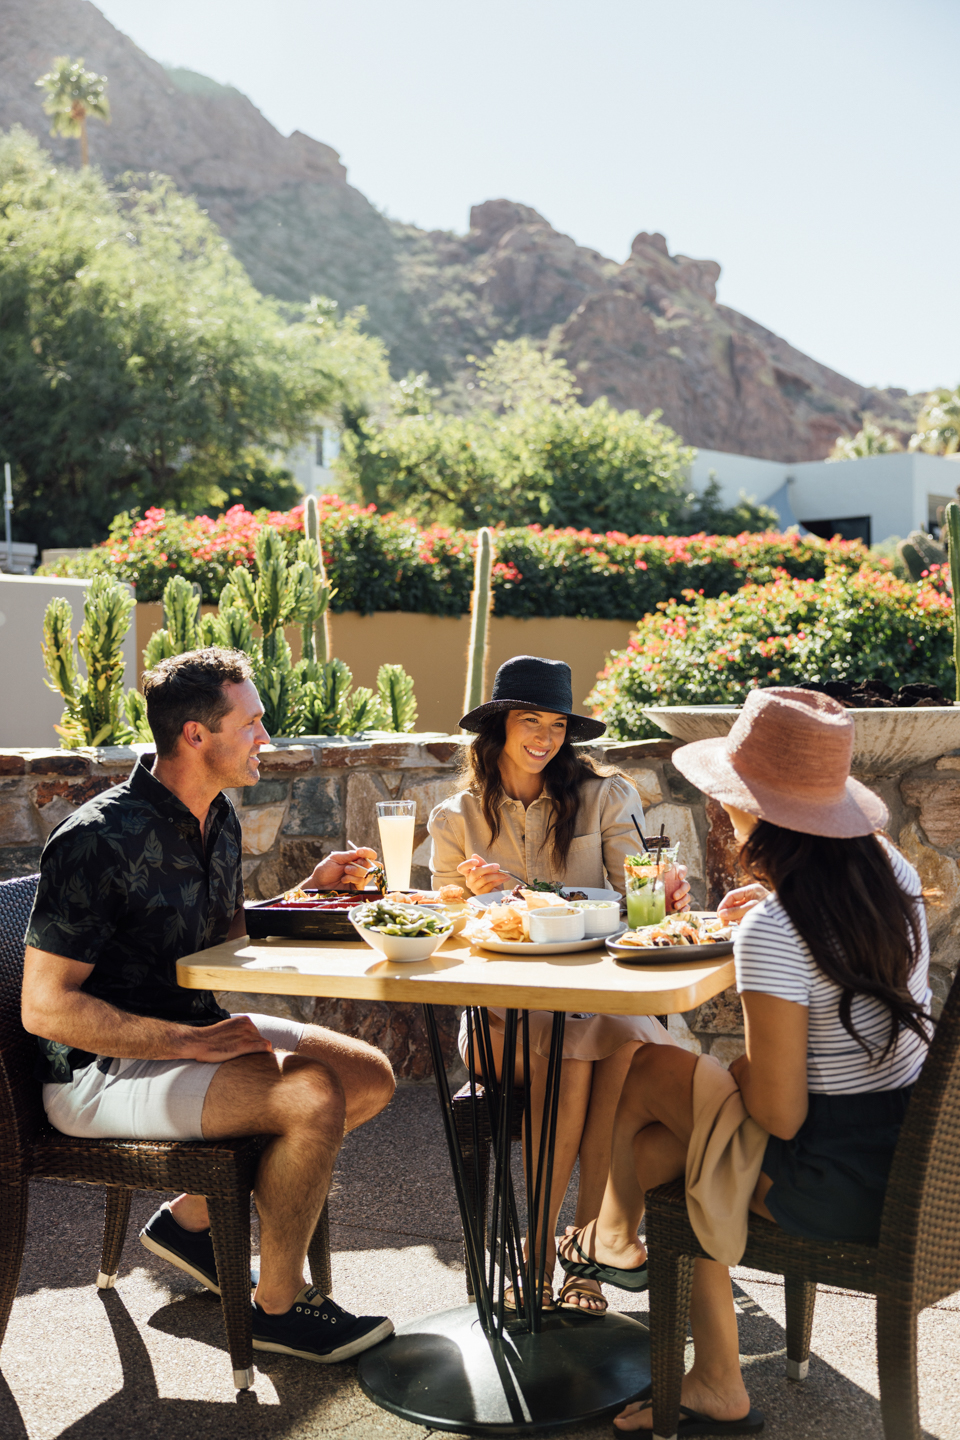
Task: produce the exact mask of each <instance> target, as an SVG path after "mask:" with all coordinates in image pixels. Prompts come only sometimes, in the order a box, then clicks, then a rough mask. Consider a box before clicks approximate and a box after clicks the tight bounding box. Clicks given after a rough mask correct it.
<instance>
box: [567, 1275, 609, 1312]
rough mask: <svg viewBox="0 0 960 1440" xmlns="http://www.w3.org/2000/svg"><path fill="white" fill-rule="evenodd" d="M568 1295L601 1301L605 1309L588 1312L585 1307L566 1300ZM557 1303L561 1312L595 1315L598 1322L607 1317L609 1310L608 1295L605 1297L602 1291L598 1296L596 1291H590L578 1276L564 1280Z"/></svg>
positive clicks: (570, 1276)
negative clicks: (586, 1296) (577, 1311)
mask: <svg viewBox="0 0 960 1440" xmlns="http://www.w3.org/2000/svg"><path fill="white" fill-rule="evenodd" d="M568 1295H589V1297H590V1299H591V1300H599V1301H600V1302H601V1304H602V1306H603V1308H602V1309H601V1310H588V1309H587V1308H586V1306H584V1305H577V1304H571V1302H570V1301H569V1300H568V1299H567V1298H566V1297H567V1296H568ZM557 1303H558V1305H559V1306H560V1309H561V1310H579V1312H580V1314H581V1315H593V1316H594V1317H595V1318H596V1319H598V1320H599V1319H600V1317H601V1316H603V1315H606V1313H607V1310H608V1309H609V1306H608V1303H607V1297H606V1295H604V1294H603V1292H602V1291H601V1292H600V1293H599V1294H598V1293H597V1291H596V1290H588V1289H587V1288H586V1286H585V1285H584V1283H583V1281H582V1280H581V1279H579V1278H578V1277H577V1276H576V1275H568V1276H567V1278H566V1280H564V1282H563V1284H562V1285H561V1286H560V1292H559V1294H558V1295H557Z"/></svg>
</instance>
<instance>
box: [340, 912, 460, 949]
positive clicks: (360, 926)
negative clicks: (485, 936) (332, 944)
mask: <svg viewBox="0 0 960 1440" xmlns="http://www.w3.org/2000/svg"><path fill="white" fill-rule="evenodd" d="M349 915H350V919H351V921H352V923H353V927H354V929H355V930H356V932H357V934H358V935H359V936H360V938H361V939H362V940H365V941H366V942H367V944H368V945H372V946H373V948H374V950H379V951H380V954H381V955H382V956H383V958H384V960H399V961H414V960H429V958H430V956H431V955H432V954H433V952H434V950H436V949H438V948H439V946H441V945H442V944H443V942H444V940H446V939H447V938H448V936H450V935H452V934H453V921H452V920H451V919H450V918H449V917H448V916H446V915H442V914H440V913H439V912H438V911H436V910H434V909H431V908H428V907H427V906H425V905H399V904H397V903H396V902H395V901H390V900H368V901H367V903H366V904H365V905H354V906H353V908H352V910H350V912H349Z"/></svg>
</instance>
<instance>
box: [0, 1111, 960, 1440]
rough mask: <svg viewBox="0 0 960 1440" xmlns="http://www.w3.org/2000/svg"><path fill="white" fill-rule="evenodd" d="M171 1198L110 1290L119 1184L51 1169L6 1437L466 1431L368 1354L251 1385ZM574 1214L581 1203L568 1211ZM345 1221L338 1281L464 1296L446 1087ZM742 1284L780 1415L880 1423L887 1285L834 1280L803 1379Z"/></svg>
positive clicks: (930, 1347)
mask: <svg viewBox="0 0 960 1440" xmlns="http://www.w3.org/2000/svg"><path fill="white" fill-rule="evenodd" d="M517 1149H518V1147H515V1153H516V1150H517ZM161 1198H162V1197H159V1196H157V1195H153V1194H146V1193H143V1194H138V1195H136V1196H135V1197H134V1202H133V1210H132V1215H131V1223H130V1229H129V1233H128V1236H127V1243H126V1247H125V1250H124V1254H123V1259H122V1262H121V1269H120V1278H119V1280H118V1288H117V1289H116V1290H115V1291H108V1292H105V1293H103V1294H101V1293H100V1292H98V1291H97V1290H96V1289H95V1287H94V1285H93V1278H94V1275H95V1273H96V1270H97V1268H98V1260H99V1252H100V1239H101V1233H100V1232H101V1228H102V1223H103V1201H102V1196H101V1194H100V1193H99V1192H98V1191H97V1190H95V1189H94V1188H92V1187H89V1186H77V1185H66V1184H59V1183H55V1182H41V1183H37V1184H35V1185H34V1186H32V1187H31V1215H30V1224H29V1231H28V1236H27V1248H26V1253H25V1256H24V1267H23V1275H22V1284H21V1288H20V1292H19V1296H18V1300H17V1303H16V1305H15V1307H14V1313H13V1317H12V1320H11V1323H10V1327H9V1330H8V1333H7V1337H6V1341H5V1344H4V1348H3V1352H2V1355H0V1364H2V1372H3V1374H2V1376H0V1437H2V1440H67V1437H69V1440H101V1437H118V1440H120V1437H123V1440H128V1437H137V1440H140V1437H143V1440H150V1437H154V1436H156V1437H160V1436H162V1437H164V1440H180V1437H183V1440H194V1437H210V1440H220V1437H223V1440H235V1437H241V1440H243V1437H246V1436H248V1435H249V1436H251V1437H252V1436H254V1435H256V1436H258V1437H269V1440H273V1437H276V1440H308V1437H318V1440H319V1437H328V1436H331V1437H332V1436H334V1435H335V1436H336V1437H337V1440H368V1437H369V1440H380V1437H383V1440H392V1437H403V1440H416V1437H425V1436H427V1435H428V1434H429V1435H431V1436H432V1437H433V1440H445V1437H446V1435H447V1434H448V1432H445V1431H438V1430H434V1431H432V1432H428V1431H426V1430H424V1429H422V1428H421V1427H419V1426H416V1425H412V1424H409V1423H407V1422H405V1421H402V1420H399V1419H397V1418H396V1417H395V1416H393V1415H390V1414H387V1413H386V1412H385V1411H383V1410H380V1409H379V1408H378V1407H376V1406H374V1405H373V1404H372V1403H371V1402H370V1401H369V1400H367V1398H366V1397H365V1396H364V1395H363V1394H362V1392H361V1391H360V1388H359V1386H358V1384H357V1381H356V1371H355V1367H354V1365H353V1364H350V1363H348V1364H345V1365H335V1366H319V1365H311V1364H308V1363H304V1362H301V1361H297V1360H293V1359H287V1358H285V1357H283V1356H273V1355H262V1356H261V1355H259V1354H258V1355H257V1356H256V1359H255V1363H256V1367H257V1378H256V1385H255V1389H254V1390H253V1391H251V1392H248V1393H246V1394H243V1395H240V1396H237V1395H236V1393H235V1391H234V1389H233V1385H232V1383H231V1368H230V1361H229V1357H228V1355H227V1352H226V1344H225V1337H224V1333H223V1327H222V1322H221V1315H220V1306H219V1302H218V1301H217V1300H216V1298H215V1297H213V1296H211V1295H210V1294H208V1292H207V1291H205V1290H203V1289H202V1288H201V1287H200V1286H198V1285H196V1284H195V1283H194V1282H193V1281H192V1280H190V1279H189V1278H188V1277H187V1276H185V1275H182V1274H181V1273H180V1272H179V1271H176V1270H173V1269H171V1268H170V1267H169V1266H166V1265H164V1264H163V1262H162V1261H160V1260H159V1259H158V1257H156V1256H153V1255H151V1254H150V1253H148V1252H147V1251H145V1250H143V1249H142V1247H141V1246H140V1245H139V1244H138V1242H137V1231H138V1229H139V1228H140V1226H142V1224H143V1223H144V1221H145V1220H146V1219H147V1218H148V1216H149V1215H150V1214H151V1213H152V1211H153V1210H154V1209H155V1208H156V1206H157V1204H158V1203H159V1201H160V1199H161ZM570 1218H572V1208H571V1204H570V1202H569V1201H568V1203H567V1206H566V1207H565V1211H564V1214H563V1216H562V1217H561V1223H564V1222H565V1221H566V1220H569V1219H570ZM331 1219H332V1222H333V1224H332V1243H333V1252H334V1253H333V1271H334V1292H335V1295H336V1298H337V1299H338V1300H339V1301H340V1303H342V1304H344V1305H345V1306H347V1308H349V1309H353V1310H362V1311H363V1312H364V1313H369V1314H384V1313H387V1314H390V1315H392V1316H393V1318H394V1319H395V1321H396V1322H397V1323H403V1322H404V1321H406V1320H411V1319H414V1318H416V1317H417V1316H420V1315H424V1314H427V1313H430V1312H433V1311H437V1310H443V1309H447V1308H453V1307H455V1306H460V1305H462V1304H463V1303H464V1298H465V1297H464V1282H463V1268H462V1258H461V1248H460V1230H459V1221H458V1217H457V1212H456V1206H455V1204H454V1201H453V1187H452V1183H451V1180H450V1175H449V1169H448V1166H447V1161H446V1155H445V1152H444V1148H443V1140H442V1131H441V1125H440V1118H439V1115H438V1113H437V1104H436V1099H435V1096H434V1095H433V1094H432V1092H431V1091H429V1090H426V1089H417V1088H412V1087H411V1088H409V1089H405V1090H401V1091H400V1092H399V1093H398V1095H397V1097H396V1099H395V1101H394V1103H393V1104H392V1105H391V1106H390V1107H389V1108H388V1110H387V1111H385V1112H384V1114H383V1115H382V1116H380V1117H378V1118H377V1120H375V1121H373V1122H372V1123H371V1124H370V1125H369V1126H367V1127H365V1128H364V1129H363V1130H362V1131H359V1132H357V1133H356V1134H355V1135H351V1136H349V1137H348V1138H347V1142H346V1144H345V1145H344V1148H343V1152H342V1154H341V1158H340V1163H339V1166H338V1172H337V1188H336V1193H335V1196H334V1198H333V1199H332V1201H331ZM607 1293H608V1298H609V1300H610V1302H611V1305H612V1307H613V1308H615V1309H618V1310H622V1311H623V1313H626V1314H633V1315H635V1318H637V1319H639V1320H641V1321H643V1322H645V1323H646V1322H647V1321H648V1320H649V1314H648V1311H647V1308H646V1297H645V1296H643V1297H640V1298H639V1300H638V1297H636V1296H630V1295H626V1294H624V1293H622V1292H617V1291H608V1292H607ZM736 1293H737V1303H738V1306H739V1310H740V1335H741V1349H742V1353H743V1360H744V1365H745V1371H746V1379H747V1385H748V1388H749V1389H750V1392H751V1397H752V1400H753V1403H754V1404H755V1405H757V1406H759V1407H760V1408H761V1409H762V1410H763V1411H764V1413H765V1415H766V1418H767V1433H768V1434H770V1435H772V1436H777V1437H781V1436H782V1437H784V1440H801V1437H810V1440H814V1437H816V1440H823V1437H824V1436H826V1437H830V1440H877V1437H879V1436H881V1435H882V1427H881V1424H880V1413H879V1404H878V1401H877V1399H876V1393H877V1381H876V1360H875V1353H874V1307H873V1303H872V1301H870V1300H869V1299H868V1298H865V1297H862V1296H855V1295H851V1294H849V1293H846V1292H840V1291H824V1292H822V1293H821V1294H820V1296H819V1297H818V1302H817V1316H816V1322H815V1328H814V1354H813V1358H812V1361H811V1367H810V1377H809V1379H808V1380H807V1381H806V1383H805V1384H802V1385H794V1384H791V1383H790V1382H788V1381H787V1380H786V1379H785V1377H784V1353H785V1351H784V1347H785V1336H784V1330H783V1320H784V1316H783V1288H782V1284H780V1283H778V1282H777V1281H776V1280H775V1279H774V1278H773V1277H760V1276H757V1275H755V1274H753V1273H751V1272H741V1273H740V1274H739V1276H738V1284H737V1288H736ZM628 1306H630V1307H631V1308H630V1309H628V1308H627V1307H628ZM633 1307H636V1308H633ZM597 1323H598V1324H602V1323H603V1322H602V1321H598V1322H597ZM958 1342H960V1313H958V1311H957V1309H956V1308H955V1307H953V1308H952V1307H951V1305H950V1304H949V1303H948V1304H946V1305H945V1306H944V1307H939V1308H938V1309H936V1310H935V1311H930V1312H927V1314H926V1315H925V1316H924V1317H921V1358H922V1363H921V1385H922V1393H923V1396H924V1402H925V1409H924V1420H925V1423H926V1424H927V1426H928V1428H927V1429H926V1430H925V1432H924V1435H925V1437H926V1440H960V1379H958V1376H957V1366H956V1363H955V1358H954V1357H955V1355H956V1353H957V1348H958ZM611 1433H612V1431H611V1427H610V1424H609V1421H608V1420H605V1421H600V1422H593V1423H591V1424H587V1425H574V1426H572V1427H569V1428H565V1429H563V1430H559V1431H552V1432H540V1434H541V1435H543V1437H544V1440H550V1436H557V1437H559V1436H560V1435H563V1436H565V1437H567V1440H600V1437H601V1436H602V1437H604V1440H608V1437H609V1436H610V1435H611Z"/></svg>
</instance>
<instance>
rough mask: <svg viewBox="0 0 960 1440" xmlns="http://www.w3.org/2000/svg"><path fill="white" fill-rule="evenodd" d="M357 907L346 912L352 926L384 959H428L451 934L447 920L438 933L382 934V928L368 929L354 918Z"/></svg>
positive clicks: (411, 960)
mask: <svg viewBox="0 0 960 1440" xmlns="http://www.w3.org/2000/svg"><path fill="white" fill-rule="evenodd" d="M359 908H360V907H359V906H358V905H356V906H354V908H353V909H352V910H350V911H349V912H348V913H349V915H350V919H351V921H352V922H353V928H354V929H355V930H356V932H357V934H358V935H359V936H360V938H361V940H366V942H367V944H368V945H371V946H372V947H373V949H374V950H379V951H380V954H381V955H382V956H383V958H384V960H391V961H400V962H413V961H416V960H429V959H430V956H431V955H432V954H433V952H434V951H435V950H438V949H439V948H440V946H441V945H442V944H443V942H444V940H448V939H449V938H450V936H451V935H452V934H453V924H452V922H451V921H449V920H447V921H446V923H445V925H444V928H443V930H442V932H441V933H440V934H439V935H384V933H383V931H382V930H368V929H367V928H366V926H365V925H361V924H360V922H359V921H358V920H356V919H355V918H354V917H355V916H356V913H357V910H359ZM430 913H431V914H434V913H435V912H434V911H431V912H430Z"/></svg>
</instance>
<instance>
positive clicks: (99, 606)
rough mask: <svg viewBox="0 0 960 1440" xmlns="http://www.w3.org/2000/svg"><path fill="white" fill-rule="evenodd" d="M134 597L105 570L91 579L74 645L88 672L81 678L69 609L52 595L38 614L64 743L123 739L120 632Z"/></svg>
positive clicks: (128, 735)
mask: <svg viewBox="0 0 960 1440" xmlns="http://www.w3.org/2000/svg"><path fill="white" fill-rule="evenodd" d="M134 604H135V602H134V599H133V596H132V595H131V594H130V592H129V590H128V589H127V587H126V586H125V585H120V584H118V582H117V581H115V580H111V579H110V578H109V577H108V576H106V575H96V576H94V578H93V579H92V580H91V582H90V586H89V588H88V590H87V593H86V596H85V598H84V604H83V624H82V625H81V626H80V630H79V632H78V634H77V650H78V651H79V653H80V658H81V660H82V661H83V663H84V665H85V667H86V671H87V678H86V680H85V681H84V680H82V679H81V677H80V673H79V670H78V667H77V663H76V660H75V659H74V654H73V612H72V611H71V609H70V604H69V602H68V601H67V600H64V599H63V598H61V597H59V596H58V597H55V598H54V599H53V600H51V601H50V604H49V605H48V606H47V609H46V614H45V615H44V617H43V646H42V648H43V659H44V664H45V665H46V667H47V673H48V675H49V676H50V679H49V680H47V681H46V682H45V683H46V685H47V686H48V687H49V688H50V689H51V690H55V691H59V693H60V694H61V695H62V696H63V700H64V711H63V717H62V719H61V723H60V724H59V725H57V726H55V727H54V728H55V729H56V731H57V734H58V735H59V736H60V738H61V744H62V745H63V747H64V749H74V748H76V747H77V746H79V745H90V746H94V745H126V744H127V743H128V742H129V741H130V740H132V739H133V735H134V732H133V730H132V729H131V727H130V726H129V725H128V724H127V723H126V721H125V719H124V718H123V707H124V699H123V671H124V662H123V649H122V646H123V638H124V636H125V635H126V633H127V631H128V629H129V628H130V615H131V612H132V610H133V607H134Z"/></svg>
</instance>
